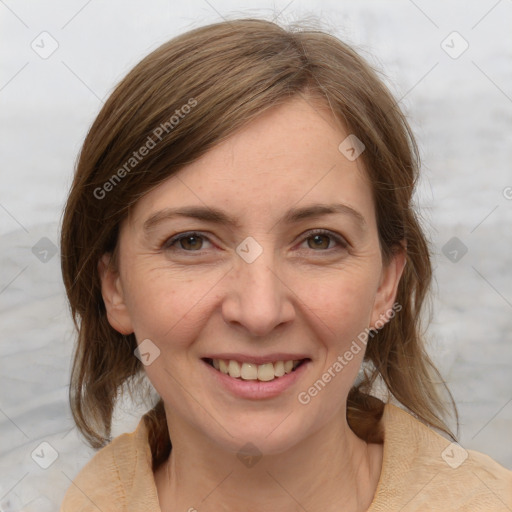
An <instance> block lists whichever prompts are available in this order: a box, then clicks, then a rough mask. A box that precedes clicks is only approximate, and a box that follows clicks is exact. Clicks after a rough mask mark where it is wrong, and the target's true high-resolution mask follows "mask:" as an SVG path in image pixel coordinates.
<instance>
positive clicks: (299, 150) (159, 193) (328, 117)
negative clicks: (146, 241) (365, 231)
mask: <svg viewBox="0 0 512 512" xmlns="http://www.w3.org/2000/svg"><path fill="white" fill-rule="evenodd" d="M348 135H349V133H348V132H347V130H345V129H344V128H343V127H342V126H340V125H339V123H337V122H336V120H335V119H334V117H333V114H332V113H331V112H330V111H329V110H328V109H327V108H326V107H325V106H323V105H321V104H319V103H318V102H313V101H310V100H307V99H304V98H296V99H293V100H290V101H289V102H287V103H285V104H283V105H280V106H277V107H273V108H271V109H269V110H267V111H266V112H264V113H263V114H260V116H259V117H257V118H256V119H255V120H253V121H251V122H250V123H248V124H247V125H246V126H245V127H244V128H243V129H241V130H239V131H238V132H236V133H234V134H233V135H231V136H230V137H228V138H227V139H226V140H224V141H223V142H221V143H220V144H218V145H217V146H215V147H214V148H212V149H211V150H210V151H208V152H207V153H205V154H204V155H203V156H202V157H201V158H199V159H198V160H196V161H195V162H193V163H191V164H189V165H188V166H186V167H185V168H183V169H181V170H180V171H179V172H178V173H177V174H175V175H173V176H171V177H170V178H169V179H168V180H166V181H165V182H164V183H162V184H161V185H159V186H158V187H157V188H155V189H153V190H152V191H151V192H149V193H148V194H146V196H144V197H143V198H141V199H140V200H139V202H138V203H137V205H136V206H135V209H134V210H133V218H132V220H134V221H137V223H139V224H140V223H141V222H143V221H144V219H145V218H147V214H148V212H151V211H153V212H154V211H156V210H158V209H162V208H169V207H177V206H185V205H191V204H193V205H201V206H216V207H220V208H224V209H226V210H228V211H231V212H235V213H236V214H238V215H242V216H243V215H247V216H250V215H251V214H252V215H253V216H254V215H258V216H260V217H261V216H262V214H263V213H269V214H270V213H271V212H275V211H277V210H279V209H283V210H284V209H288V208H290V207H291V206H301V205H310V204H313V203H339V202H341V203H344V204H346V205H348V206H352V207H354V209H358V210H363V212H362V213H363V215H364V216H372V214H373V205H372V194H371V186H370V183H369V181H368V178H367V174H366V171H365V169H364V165H363V163H362V160H361V159H360V158H358V159H356V160H353V161H352V160H349V159H348V158H347V157H346V156H345V154H344V153H342V152H341V151H340V150H339V146H340V144H341V143H342V141H344V140H345V139H346V137H347V136H348Z"/></svg>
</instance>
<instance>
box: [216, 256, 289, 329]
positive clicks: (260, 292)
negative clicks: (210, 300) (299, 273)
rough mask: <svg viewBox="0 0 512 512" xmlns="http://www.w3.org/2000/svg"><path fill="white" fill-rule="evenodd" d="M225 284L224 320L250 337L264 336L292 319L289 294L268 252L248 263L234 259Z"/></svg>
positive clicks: (238, 258) (280, 273)
mask: <svg viewBox="0 0 512 512" xmlns="http://www.w3.org/2000/svg"><path fill="white" fill-rule="evenodd" d="M226 284H227V291H226V295H225V298H224V301H223V303H222V314H223V317H224V320H225V321H226V322H228V323H230V324H232V325H237V326H239V327H242V328H244V329H245V330H246V331H247V333H249V334H250V335H251V336H254V337H262V336H267V335H269V334H270V333H272V331H273V330H274V329H275V328H276V327H278V326H280V325H284V324H286V323H289V322H291V321H292V320H293V318H294V317H295V308H294V306H293V299H292V298H293V296H294V294H293V291H292V290H291V289H290V287H289V286H287V284H286V280H285V276H284V274H283V272H282V271H281V272H280V271H279V267H278V266H276V262H275V261H274V258H273V256H272V251H271V250H264V251H263V252H262V254H261V255H260V256H259V257H258V258H257V259H256V260H255V261H253V262H252V263H248V262H247V261H244V259H242V258H240V257H238V256H236V261H235V264H234V268H233V270H232V271H231V272H230V273H229V278H228V280H227V283H226Z"/></svg>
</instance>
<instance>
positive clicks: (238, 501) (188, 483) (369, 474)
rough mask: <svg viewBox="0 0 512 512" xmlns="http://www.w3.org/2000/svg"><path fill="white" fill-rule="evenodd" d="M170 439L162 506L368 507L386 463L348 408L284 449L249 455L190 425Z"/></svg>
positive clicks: (286, 510)
mask: <svg viewBox="0 0 512 512" xmlns="http://www.w3.org/2000/svg"><path fill="white" fill-rule="evenodd" d="M171 430H173V429H172V428H171ZM178 430H181V429H178ZM181 431H183V430H181ZM171 439H172V440H173V449H172V452H171V455H170V457H169V459H168V461H167V462H166V463H165V464H163V465H162V466H161V468H160V469H159V470H158V471H157V473H156V474H155V481H156V483H157V489H158V493H159V500H160V504H161V509H162V511H164V510H187V511H188V510H190V511H193V510H195V509H196V510H201V512H210V511H216V512H219V511H226V512H227V511H233V510H246V511H247V512H259V511H263V510H274V511H277V512H298V511H304V510H307V511H308V512H320V511H322V512H330V511H335V510H336V511H339V510H340V509H342V510H344V511H351V512H359V511H366V510H367V509H368V507H369V506H370V504H371V501H372V499H373V496H374V494H375V490H376V488H377V483H378V480H379V476H380V471H381V466H382V445H376V444H367V443H365V442H364V441H363V440H361V439H359V438H358V437H357V436H356V435H355V434H354V433H353V432H352V430H350V428H349V426H348V424H347V422H346V418H345V415H344V414H343V415H342V414H338V415H337V416H336V417H335V418H333V419H332V420H331V421H330V422H329V423H328V424H326V425H325V426H324V427H323V428H322V429H320V430H319V431H317V432H316V433H315V434H313V435H311V436H310V437H309V438H307V439H305V440H303V441H302V442H301V443H300V444H298V445H296V446H294V447H293V448H292V449H290V450H288V451H286V452H283V453H280V454H278V455H265V456H263V457H261V458H260V459H259V460H258V459H257V458H254V459H252V460H251V459H245V463H243V462H242V461H240V459H238V458H237V457H235V456H233V454H231V453H227V452H226V451H224V450H222V449H221V448H219V447H218V445H214V444H212V443H211V442H210V443H205V442H200V439H196V438H191V436H190V431H188V433H187V436H185V438H183V439H180V436H179V435H178V436H176V435H174V436H173V437H171ZM203 441H204V440H203Z"/></svg>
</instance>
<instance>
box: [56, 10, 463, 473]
mask: <svg viewBox="0 0 512 512" xmlns="http://www.w3.org/2000/svg"><path fill="white" fill-rule="evenodd" d="M296 95H301V96H302V97H303V98H304V99H306V100H307V101H310V102H311V104H313V103H316V104H319V105H320V104H322V105H323V106H325V107H327V108H328V109H330V111H331V112H332V114H333V116H334V117H335V119H337V120H338V121H339V123H340V126H343V127H344V128H345V129H346V130H348V133H350V134H354V135H356V136H357V137H358V138H359V139H360V140H361V141H362V142H363V144H364V145H365V151H364V152H363V154H362V155H361V161H362V162H363V163H364V169H365V171H366V173H367V175H368V178H369V182H370V184H371V187H372V192H373V198H374V203H375V208H376V215H377V225H378V232H379V238H380V245H381V250H382V254H383V259H384V261H387V259H389V257H390V255H391V254H392V252H393V251H396V250H400V247H402V246H401V244H402V243H404V242H405V243H406V247H407V265H406V267H405V270H404V273H403V276H402V279H401V281H400V284H399V288H398V296H397V301H398V303H399V304H400V305H401V306H402V310H401V311H400V312H399V313H398V314H397V315H396V317H395V318H393V319H392V320H391V321H390V322H389V323H388V324H386V325H385V326H384V327H383V328H382V329H381V330H380V331H379V332H378V334H377V335H376V336H374V337H372V338H371V339H370V340H369V342H368V345H367V351H366V355H365V359H366V361H367V363H368V373H367V374H366V376H365V377H364V379H363V381H362V382H361V383H360V384H359V385H358V386H357V387H356V388H354V389H353V390H352V391H351V392H350V395H349V397H348V406H347V416H348V421H349V424H350V426H351V428H352V429H353V430H354V431H355V432H356V434H358V435H359V436H360V437H362V438H365V439H368V440H371V439H378V437H379V436H378V429H377V426H378V421H379V418H380V416H381V415H382V410H383V403H382V402H381V401H380V400H378V399H376V398H373V397H372V396H370V393H371V392H372V386H373V385H374V383H375V380H376V378H377V377H381V378H382V380H383V382H384V383H385V384H386V386H387V388H388V390H389V393H390V395H391V396H393V397H395V398H396V399H397V400H398V401H399V402H400V403H401V404H402V405H403V406H405V407H406V408H408V409H409V410H410V411H412V412H413V413H415V414H416V416H417V417H418V418H420V419H421V420H423V421H425V422H426V423H428V424H430V425H432V426H434V427H437V428H439V429H440V430H442V431H444V432H446V433H447V434H449V435H451V433H450V430H449V428H448V427H447V426H446V424H445V422H444V420H443V417H444V415H445V414H446V412H447V411H446V409H445V404H444V402H443V400H442V399H441V397H440V395H439V390H438V388H439V386H438V385H437V384H438V383H439V384H441V387H442V386H443V385H444V384H443V382H442V379H441V378H440V376H439V374H438V373H437V371H436V370H435V368H434V366H433V365H432V362H431V361H430V359H429V358H428V356H427V353H426V351H425V347H424V342H423V339H422V336H421V332H420V331H421V329H420V324H419V320H420V316H421V314H422V310H423V304H424V300H425V298H426V296H427V293H428V290H429V286H430V282H431V273H432V270H431V265H430V259H429V250H428V246H427V242H426V239H425V236H424V234H423V232H422V230H421V227H420V225H419V224H418V221H417V218H416V214H415V212H414V209H413V206H412V203H411V198H412V195H413V192H414V187H415V184H416V180H417V176H418V168H419V162H418V158H417V150H416V145H415V143H414V138H413V136H412V134H411V132H410V129H409V126H408V124H407V121H406V119H405V118H404V116H403V114H402V113H401V112H400V110H399V108H398V106H397V103H396V102H395V100H394V99H393V97H392V96H391V95H390V93H389V92H388V90H387V89H386V87H385V86H384V85H383V83H382V81H381V80H380V79H379V77H378V76H377V74H376V73H375V72H374V70H373V69H371V68H370V66H369V65H368V64H367V63H366V62H365V61H364V60H363V59H361V57H360V56H359V55H358V54H357V53H356V52H355V51H354V50H353V49H352V48H351V47H350V46H348V45H346V44H345V43H343V42H341V41H340V40H338V39H337V38H335V37H334V36H331V35H329V34H326V33H324V32H322V31H320V30H316V29H308V28H307V27H305V26H304V27H300V25H297V26H295V27H294V28H292V29H284V28H282V27H280V26H278V25H277V24H275V23H272V22H270V21H265V20H260V19H241V20H230V21H227V22H221V23H216V24H213V25H210V26H206V27H200V28H197V29H195V30H192V31H190V32H187V33H185V34H183V35H181V36H179V37H176V38H175V39H172V40H171V41H169V42H168V43H166V44H164V45H162V46H161V47H159V48H158V49H156V50H155V51H154V52H152V53H151V54H150V55H148V56H147V57H146V58H145V59H143V60H142V61H141V62H140V63H139V64H138V65H137V66H135V68H134V69H133V70H132V71H130V73H129V74H128V75H127V76H126V77H125V78H124V79H123V80H122V81H121V83H120V84H119V85H118V86H117V87H116V89H115V90H114V92H113V93H112V95H111V96H110V97H109V98H108V100H107V101H106V102H105V105H104V106H103V108H102V110H101V112H100V113H99V115H98V116H97V118H96V120H95V121H94V123H93V125H92V127H91V129H90V130H89V133H88V134H87V137H86V139H85V141H84V144H83V147H82V150H81V153H80V157H79V160H78V164H77V168H76V172H75V177H74V181H73V184H72V187H71V191H70V194H69V198H68V201H67V204H66V208H65V212H64V217H63V224H62V238H61V248H62V249H61V251H62V254H61V256H62V272H63V278H64V284H65V286H66V292H67V296H68V299H69V303H70V306H71V312H72V315H73V318H74V321H75V325H76V327H77V331H78V341H77V346H76V351H75V358H74V362H73V369H72V374H71V385H70V401H71V408H72V412H73V416H74V419H75V422H76V424H77V425H78V428H79V429H80V431H81V432H82V433H83V434H84V435H85V437H86V438H87V439H88V440H89V442H90V443H91V444H92V445H93V446H95V447H100V446H102V445H104V444H105V443H106V442H108V440H109V438H110V431H111V430H110V429H111V422H112V412H113V408H114V406H115V403H116V398H117V396H118V392H119V390H120V389H121V387H122V386H123V385H124V384H125V383H126V382H127V381H131V380H132V379H133V377H134V376H137V375H140V373H141V372H142V370H143V367H142V365H141V363H140V362H139V360H138V359H137V358H136V357H135V356H134V354H133V351H134V349H135V348H136V340H135V337H134V335H133V334H132V335H129V336H123V335H121V334H119V333H118V332H116V331H115V330H114V329H113V328H112V327H111V326H110V324H109V323H108V320H107V316H106V312H105V306H104V303H103V300H102V295H101V283H100V278H99V274H98V262H99V260H100V258H101V257H102V255H104V254H105V253H113V254H114V256H115V250H116V246H117V235H118V230H119V226H120V224H121V222H122V221H123V219H125V217H126V215H127V213H128V211H129V209H130V207H131V206H133V205H134V204H135V203H136V202H137V201H138V199H140V198H141V197H142V196H143V195H144V194H145V193H147V192H148V191H150V190H152V189H153V188H155V187H156V186H158V185H159V184H160V183H162V182H163V181H164V180H166V179H168V178H169V177H170V176H172V175H173V174H175V173H177V172H179V170H180V169H182V168H183V167H184V166H186V165H187V164H189V163H191V162H193V161H194V160H196V159H197V158H199V157H200V156H202V155H203V154H205V153H206V152H207V151H208V150H209V149H210V148H212V147H214V146H215V145H217V144H219V143H220V142H221V141H223V140H225V139H226V138H227V137H229V136H230V135H231V134H233V133H234V132H235V131H237V130H239V129H240V128H241V127H243V126H244V125H245V124H246V123H249V122H250V121H251V120H252V119H254V118H256V117H257V116H258V115H260V114H261V113H262V112H264V111H265V110H267V109H269V108H272V107H273V106H275V105H279V104H282V103H284V102H286V101H288V100H289V99H290V98H292V97H294V96H296ZM177 111H178V112H179V113H180V116H179V120H178V122H177V123H174V125H173V126H172V129H167V130H166V133H165V134H164V133H163V131H162V129H161V133H160V135H156V133H157V132H156V131H155V129H156V128H158V127H162V126H169V123H170V119H172V118H173V116H174V117H176V115H175V114H176V112H177ZM181 114H183V115H181ZM166 123H167V124H166ZM143 145H152V149H151V150H150V151H148V153H147V154H146V156H144V158H143V159H141V160H140V161H137V162H136V164H135V165H133V166H131V167H129V168H128V167H127V162H131V161H132V160H130V159H133V152H134V151H136V150H138V149H139V148H141V147H142V146H143ZM292 172H293V171H292V170H290V173H292ZM113 261H114V262H115V257H114V258H113ZM446 391H447V390H446ZM450 399H451V396H450ZM452 406H453V410H454V412H455V414H456V409H455V405H454V404H453V400H452ZM145 422H146V425H147V426H148V429H149V441H150V444H151V449H152V453H153V466H154V468H156V467H158V465H159V464H160V463H161V462H162V461H164V460H165V458H166V457H167V455H168V453H169V450H170V447H171V444H170V440H169V436H168V431H167V425H166V421H165V412H164V409H163V404H162V403H161V402H159V403H158V404H157V405H156V406H155V407H154V408H153V409H152V410H151V411H150V412H149V413H148V414H147V415H146V416H145Z"/></svg>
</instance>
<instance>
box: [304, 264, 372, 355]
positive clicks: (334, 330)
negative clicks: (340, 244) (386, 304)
mask: <svg viewBox="0 0 512 512" xmlns="http://www.w3.org/2000/svg"><path fill="white" fill-rule="evenodd" d="M377 279H378V278H377V276H376V272H375V271H374V270H373V269H372V268H370V267H368V266H364V267H363V266H359V267H357V268H356V267H353V268H351V269H348V268H345V269H343V270H340V271H339V272H336V273H332V274H330V275H324V276H323V278H322V279H320V280H317V281H316V282H315V283H312V282H310V280H308V279H305V280H303V285H302V287H303V290H302V293H301V295H302V296H303V297H304V298H305V299H304V303H305V305H306V306H307V308H308V309H310V310H311V311H312V312H313V313H314V314H315V315H316V317H317V318H318V319H319V320H321V323H322V324H323V325H324V327H325V329H326V330H327V329H328V330H327V332H328V333H329V337H330V339H332V340H334V341H333V343H335V344H338V345H339V347H338V348H341V347H342V346H343V345H345V344H347V343H348V344H350V341H351V339H352V338H353V337H357V335H358V334H359V333H360V332H362V331H364V329H365V328H366V327H368V326H369V325H370V320H371V315H372V310H373V303H374V300H375V296H376V290H377V287H378V282H377Z"/></svg>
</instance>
